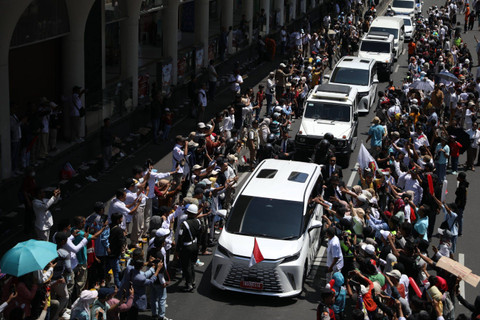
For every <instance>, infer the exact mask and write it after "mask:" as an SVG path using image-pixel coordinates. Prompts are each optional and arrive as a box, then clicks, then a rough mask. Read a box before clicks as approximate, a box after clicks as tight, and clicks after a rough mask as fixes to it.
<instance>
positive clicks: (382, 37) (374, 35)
mask: <svg viewBox="0 0 480 320" xmlns="http://www.w3.org/2000/svg"><path fill="white" fill-rule="evenodd" d="M362 40H373V41H382V42H383V41H393V35H392V34H390V33H387V32H381V31H369V32H368V33H367V34H366V35H365V36H364V37H363V39H362Z"/></svg>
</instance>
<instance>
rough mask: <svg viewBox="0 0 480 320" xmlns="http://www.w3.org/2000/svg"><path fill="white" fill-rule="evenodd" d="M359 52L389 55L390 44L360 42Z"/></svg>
mask: <svg viewBox="0 0 480 320" xmlns="http://www.w3.org/2000/svg"><path fill="white" fill-rule="evenodd" d="M360 51H366V52H380V53H390V43H388V42H378V41H362V45H361V47H360Z"/></svg>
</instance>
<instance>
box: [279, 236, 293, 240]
mask: <svg viewBox="0 0 480 320" xmlns="http://www.w3.org/2000/svg"><path fill="white" fill-rule="evenodd" d="M292 239H297V236H288V237H284V238H281V239H280V240H292Z"/></svg>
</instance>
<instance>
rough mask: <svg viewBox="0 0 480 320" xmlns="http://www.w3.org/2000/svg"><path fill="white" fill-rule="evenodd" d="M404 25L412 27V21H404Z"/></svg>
mask: <svg viewBox="0 0 480 320" xmlns="http://www.w3.org/2000/svg"><path fill="white" fill-rule="evenodd" d="M403 24H404V25H406V26H411V25H412V21H411V20H410V19H403Z"/></svg>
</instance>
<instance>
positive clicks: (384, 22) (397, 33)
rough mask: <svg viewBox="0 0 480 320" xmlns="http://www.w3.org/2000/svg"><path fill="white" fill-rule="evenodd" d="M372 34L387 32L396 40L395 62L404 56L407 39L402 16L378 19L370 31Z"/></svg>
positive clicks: (373, 22)
mask: <svg viewBox="0 0 480 320" xmlns="http://www.w3.org/2000/svg"><path fill="white" fill-rule="evenodd" d="M368 32H369V33H371V32H386V33H389V34H391V35H393V39H394V48H395V60H396V59H398V57H400V55H401V54H403V43H404V39H405V35H404V32H405V28H404V22H403V18H402V17H401V16H393V17H376V18H375V19H374V20H373V21H372V24H371V25H370V29H369V31H368Z"/></svg>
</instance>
